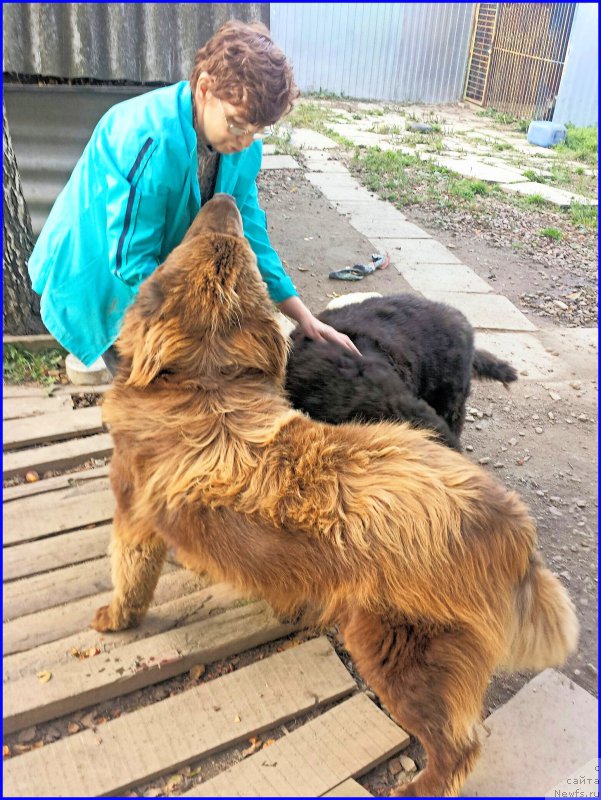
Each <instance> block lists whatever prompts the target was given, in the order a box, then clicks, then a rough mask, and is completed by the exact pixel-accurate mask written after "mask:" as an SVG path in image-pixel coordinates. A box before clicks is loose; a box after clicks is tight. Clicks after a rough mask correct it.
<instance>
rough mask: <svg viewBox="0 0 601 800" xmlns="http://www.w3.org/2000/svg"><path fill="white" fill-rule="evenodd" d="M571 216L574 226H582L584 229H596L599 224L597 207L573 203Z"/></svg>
mask: <svg viewBox="0 0 601 800" xmlns="http://www.w3.org/2000/svg"><path fill="white" fill-rule="evenodd" d="M569 214H570V219H571V220H572V222H573V223H574V225H581V226H582V227H583V228H596V227H597V225H598V222H599V214H598V208H597V206H585V205H582V203H572V204H571V205H570V208H569Z"/></svg>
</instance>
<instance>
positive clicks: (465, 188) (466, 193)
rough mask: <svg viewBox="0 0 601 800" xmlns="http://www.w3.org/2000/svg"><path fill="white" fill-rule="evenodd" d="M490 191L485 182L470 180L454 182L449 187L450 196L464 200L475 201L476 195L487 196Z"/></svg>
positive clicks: (463, 179)
mask: <svg viewBox="0 0 601 800" xmlns="http://www.w3.org/2000/svg"><path fill="white" fill-rule="evenodd" d="M489 191H490V190H489V188H488V184H487V183H485V181H472V180H470V179H469V178H462V179H461V180H458V181H453V182H452V183H451V184H450V186H449V192H450V194H452V195H454V196H455V197H460V198H462V199H463V200H473V199H474V197H476V195H485V194H488V193H489Z"/></svg>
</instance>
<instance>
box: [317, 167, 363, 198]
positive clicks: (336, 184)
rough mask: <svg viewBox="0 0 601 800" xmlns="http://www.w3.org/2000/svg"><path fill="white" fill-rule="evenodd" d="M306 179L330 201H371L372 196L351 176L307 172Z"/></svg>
mask: <svg viewBox="0 0 601 800" xmlns="http://www.w3.org/2000/svg"><path fill="white" fill-rule="evenodd" d="M305 178H306V179H307V180H308V181H309V182H310V183H312V184H313V186H315V187H317V188H318V189H319V190H320V191H321V192H322V193H323V194H324V195H325V196H326V197H327V198H328V200H362V201H364V202H366V201H368V200H370V199H371V198H372V195H371V194H370V193H369V192H368V191H367V189H365V188H364V187H363V186H360V185H359V184H358V183H357V181H356V180H354V178H351V177H350V176H349V175H336V174H327V173H325V172H306V173H305Z"/></svg>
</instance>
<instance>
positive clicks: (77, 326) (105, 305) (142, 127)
mask: <svg viewBox="0 0 601 800" xmlns="http://www.w3.org/2000/svg"><path fill="white" fill-rule="evenodd" d="M196 144H197V142H196V133H195V131H194V127H193V125H192V95H191V91H190V85H189V83H188V82H187V81H182V82H181V83H176V84H175V85H173V86H168V87H166V88H164V89H156V90H154V91H151V92H147V93H146V94H143V95H140V96H138V97H135V98H133V99H131V100H127V101H125V102H123V103H118V104H117V105H115V106H113V107H112V108H111V109H109V111H108V112H107V113H106V114H105V115H104V116H103V117H102V119H101V120H100V122H99V123H98V125H97V126H96V129H95V130H94V133H93V134H92V137H91V139H90V141H89V142H88V144H87V146H86V148H85V150H84V152H83V154H82V156H81V158H80V159H79V161H78V163H77V165H76V167H75V169H74V170H73V174H72V175H71V177H70V179H69V181H68V183H67V185H66V186H65V188H64V189H63V191H62V192H61V193H60V195H59V196H58V197H57V199H56V202H55V203H54V206H53V207H52V210H51V212H50V215H49V217H48V220H47V221H46V224H45V225H44V228H43V230H42V232H41V233H40V236H39V238H38V241H37V243H36V246H35V248H34V250H33V253H32V254H31V257H30V259H29V275H30V277H31V281H32V285H33V288H34V290H35V291H36V292H37V293H38V294H40V295H41V312H42V319H43V320H44V324H45V325H46V327H47V328H48V330H49V331H50V332H51V333H52V334H53V335H54V336H55V337H56V339H57V340H58V341H59V342H60V343H61V344H62V345H63V346H64V347H65V348H66V349H67V350H69V351H70V352H71V353H73V354H74V355H75V356H77V358H79V359H80V360H81V361H83V363H84V364H86V365H90V364H92V363H93V362H94V361H95V360H96V359H97V358H98V357H99V356H100V355H102V353H103V352H104V351H105V350H106V349H107V348H108V347H109V346H110V345H111V344H113V342H114V341H115V340H116V339H117V337H118V335H119V330H120V328H121V322H122V319H123V315H124V313H125V311H126V309H127V307H128V306H129V305H130V304H131V303H132V301H133V300H134V298H135V296H136V293H137V291H138V289H139V286H140V284H141V283H142V281H143V280H144V279H145V278H147V277H148V276H149V275H150V274H151V273H152V272H153V271H154V270H155V269H156V267H157V266H158V265H159V264H161V263H162V262H163V261H164V260H165V258H166V257H167V255H168V254H169V253H170V252H171V250H173V248H174V247H177V245H178V244H179V243H180V242H181V241H182V239H183V237H184V234H185V233H186V231H187V229H188V228H189V226H190V224H191V222H192V220H193V219H194V217H195V216H196V214H197V212H198V210H199V208H200V189H199V185H198V175H197V172H198V169H197V167H198V164H197V154H196ZM262 153H263V150H262V144H261V142H260V141H259V142H255V143H253V144H252V145H251V146H250V147H249V148H247V149H246V150H243V151H242V152H240V153H235V154H233V155H225V156H221V157H220V159H219V171H218V173H217V183H216V186H215V191H216V192H226V193H227V194H231V195H233V196H234V197H235V199H236V203H237V205H238V208H239V210H240V213H241V215H242V221H243V224H244V234H245V236H246V238H247V239H248V241H249V243H250V245H251V247H252V248H253V250H254V252H255V255H256V256H257V262H258V266H259V270H260V272H261V275H262V276H263V279H264V281H265V283H266V284H267V289H268V291H269V294H270V296H271V298H272V300H273V301H274V302H276V303H280V302H282V301H283V300H285V299H286V298H287V297H291V296H292V295H295V294H296V293H297V292H296V289H295V287H294V284H293V283H292V281H291V280H290V278H289V277H288V275H286V273H285V272H284V268H283V267H282V263H281V261H280V259H279V257H278V255H277V253H276V252H275V250H274V249H273V248H272V246H271V244H270V243H269V237H268V235H267V229H266V221H265V213H264V212H263V211H262V210H261V208H260V207H259V203H258V196H257V185H256V177H257V174H258V172H259V169H260V167H261V158H262Z"/></svg>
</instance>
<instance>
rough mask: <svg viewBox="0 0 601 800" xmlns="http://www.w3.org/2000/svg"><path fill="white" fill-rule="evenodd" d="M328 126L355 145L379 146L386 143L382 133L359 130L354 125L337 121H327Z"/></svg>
mask: <svg viewBox="0 0 601 800" xmlns="http://www.w3.org/2000/svg"><path fill="white" fill-rule="evenodd" d="M328 128H331V129H332V130H333V131H336V133H338V134H340V136H345V137H346V138H347V139H350V140H351V142H353V143H354V144H357V145H360V144H363V145H366V146H367V147H381V146H382V145H384V146H385V145H386V141H385V139H384V134H382V133H371V132H369V131H365V130H361V129H359V128H358V127H356V126H354V125H348V124H346V123H339V122H330V123H328Z"/></svg>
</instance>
